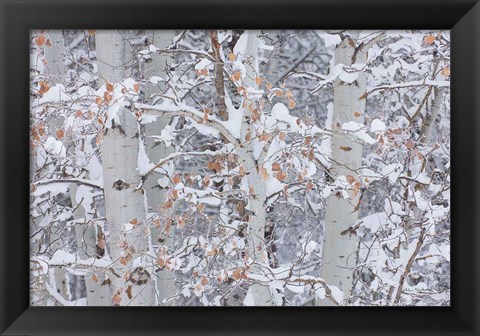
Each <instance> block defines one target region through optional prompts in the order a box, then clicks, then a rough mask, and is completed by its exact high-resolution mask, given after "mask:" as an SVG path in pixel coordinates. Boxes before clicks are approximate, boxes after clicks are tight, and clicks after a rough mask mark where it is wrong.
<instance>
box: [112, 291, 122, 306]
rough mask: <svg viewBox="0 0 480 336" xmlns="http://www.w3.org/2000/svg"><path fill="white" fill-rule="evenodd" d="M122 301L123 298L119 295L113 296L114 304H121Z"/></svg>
mask: <svg viewBox="0 0 480 336" xmlns="http://www.w3.org/2000/svg"><path fill="white" fill-rule="evenodd" d="M121 301H122V297H121V296H120V295H119V294H118V293H117V294H115V295H114V296H112V302H113V303H114V304H116V305H118V304H120V302H121Z"/></svg>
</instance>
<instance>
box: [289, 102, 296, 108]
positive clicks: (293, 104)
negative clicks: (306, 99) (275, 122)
mask: <svg viewBox="0 0 480 336" xmlns="http://www.w3.org/2000/svg"><path fill="white" fill-rule="evenodd" d="M295 105H296V103H295V102H294V101H293V100H289V101H288V108H289V109H293V108H294V107H295Z"/></svg>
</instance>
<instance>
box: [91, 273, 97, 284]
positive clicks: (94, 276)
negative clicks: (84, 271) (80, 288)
mask: <svg viewBox="0 0 480 336" xmlns="http://www.w3.org/2000/svg"><path fill="white" fill-rule="evenodd" d="M92 280H93V281H95V282H98V276H97V275H96V274H95V273H93V275H92Z"/></svg>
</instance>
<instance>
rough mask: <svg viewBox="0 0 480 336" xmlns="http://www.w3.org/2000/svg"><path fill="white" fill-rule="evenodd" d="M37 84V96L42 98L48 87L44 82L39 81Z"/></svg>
mask: <svg viewBox="0 0 480 336" xmlns="http://www.w3.org/2000/svg"><path fill="white" fill-rule="evenodd" d="M39 84H40V89H39V90H38V94H39V95H40V96H43V94H44V93H45V92H47V91H48V90H49V89H50V86H49V85H48V83H47V82H44V81H40V83H39Z"/></svg>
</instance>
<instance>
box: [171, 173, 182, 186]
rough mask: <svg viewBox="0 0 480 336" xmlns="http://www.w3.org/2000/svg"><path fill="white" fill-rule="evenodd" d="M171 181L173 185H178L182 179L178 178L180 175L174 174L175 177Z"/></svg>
mask: <svg viewBox="0 0 480 336" xmlns="http://www.w3.org/2000/svg"><path fill="white" fill-rule="evenodd" d="M172 181H173V183H175V184H179V183H180V182H181V181H182V178H181V177H180V175H178V174H176V175H175V176H174V177H173V178H172Z"/></svg>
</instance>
